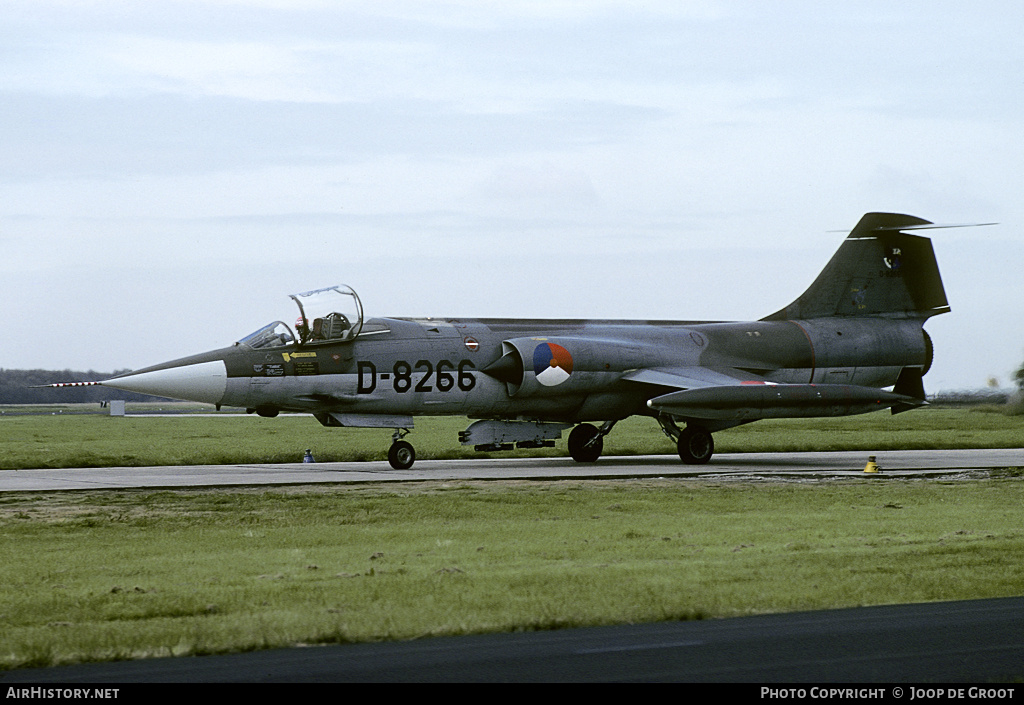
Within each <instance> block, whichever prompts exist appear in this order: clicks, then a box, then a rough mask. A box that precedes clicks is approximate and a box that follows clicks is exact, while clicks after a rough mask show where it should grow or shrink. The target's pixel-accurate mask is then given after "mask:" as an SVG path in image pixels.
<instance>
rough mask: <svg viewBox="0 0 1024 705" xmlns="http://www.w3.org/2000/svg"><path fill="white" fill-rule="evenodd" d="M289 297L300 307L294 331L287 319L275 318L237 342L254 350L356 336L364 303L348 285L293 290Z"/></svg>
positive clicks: (359, 329)
mask: <svg viewBox="0 0 1024 705" xmlns="http://www.w3.org/2000/svg"><path fill="white" fill-rule="evenodd" d="M291 299H292V300H293V301H294V302H295V304H296V305H297V306H298V307H299V316H298V318H296V319H295V329H294V332H293V331H292V329H291V328H290V327H289V326H288V325H287V324H286V323H284V322H282V321H274V322H273V323H268V324H267V325H265V326H263V327H262V328H260V329H259V330H258V331H256V332H255V333H251V334H249V335H247V336H246V337H244V338H242V339H241V340H240V341H238V342H239V343H241V344H242V345H247V346H249V347H250V348H253V349H254V350H260V349H263V348H277V347H283V346H285V345H292V344H294V343H298V344H299V345H315V344H317V343H343V342H346V341H349V340H353V339H355V337H356V336H357V335H359V332H360V331H361V330H362V328H363V304H362V302H361V301H360V300H359V295H358V294H356V292H355V291H353V290H352V289H351V288H349V287H347V286H344V285H339V286H330V287H327V288H326V289H315V290H313V291H307V292H304V293H301V294H292V295H291Z"/></svg>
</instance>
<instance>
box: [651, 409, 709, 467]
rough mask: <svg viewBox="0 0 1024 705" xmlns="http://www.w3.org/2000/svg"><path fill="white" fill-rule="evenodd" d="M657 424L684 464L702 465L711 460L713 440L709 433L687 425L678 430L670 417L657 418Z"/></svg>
mask: <svg viewBox="0 0 1024 705" xmlns="http://www.w3.org/2000/svg"><path fill="white" fill-rule="evenodd" d="M658 423H660V424H661V430H663V431H664V432H665V435H666V436H668V437H669V438H671V439H672V440H673V441H675V444H676V450H677V451H678V452H679V459H680V460H682V461H683V462H684V463H686V464H687V465H703V464H704V463H706V462H708V461H709V460H711V456H712V455H714V452H715V439H713V438H712V437H711V431H709V430H707V429H706V428H704V427H703V426H698V425H696V424H687V425H686V428H685V429H680V428H679V427H678V426H677V425H676V422H675V421H674V420H673V419H672V417H671V416H667V415H664V414H662V415H661V416H659V417H658Z"/></svg>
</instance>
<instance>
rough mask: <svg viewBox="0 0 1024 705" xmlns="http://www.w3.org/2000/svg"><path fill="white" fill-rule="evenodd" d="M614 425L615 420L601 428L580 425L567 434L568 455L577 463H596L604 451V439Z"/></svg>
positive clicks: (606, 422)
mask: <svg viewBox="0 0 1024 705" xmlns="http://www.w3.org/2000/svg"><path fill="white" fill-rule="evenodd" d="M616 423H617V420H616V421H605V422H604V423H603V424H601V428H594V427H593V426H591V425H590V424H588V423H581V424H580V425H579V426H577V427H576V428H574V429H573V430H572V431H570V432H569V455H570V456H572V459H573V460H575V461H576V462H577V463H593V462H596V461H597V459H598V458H600V457H601V451H603V450H604V437H605V436H607V435H608V434H609V433H610V432H611V430H612V427H613V426H614V425H615V424H616Z"/></svg>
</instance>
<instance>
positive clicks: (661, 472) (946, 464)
mask: <svg viewBox="0 0 1024 705" xmlns="http://www.w3.org/2000/svg"><path fill="white" fill-rule="evenodd" d="M872 455H873V456H874V457H875V459H876V462H877V464H878V466H879V467H880V469H881V472H880V473H878V474H877V475H873V474H869V473H865V472H864V467H865V465H866V464H867V461H868V458H869V456H872ZM1009 467H1018V468H1019V467H1024V449H1019V448H1017V449H1006V450H901V451H884V452H877V453H870V452H867V451H844V452H835V453H733V454H728V453H724V454H721V455H716V456H715V457H714V458H713V459H712V460H711V462H710V463H708V464H707V465H700V466H693V465H683V464H682V463H680V462H679V459H678V458H677V457H676V456H672V455H644V456H630V457H606V458H601V459H600V460H599V461H597V462H596V463H576V462H574V461H573V460H571V459H569V458H527V459H524V458H489V459H482V460H420V461H417V463H416V465H415V466H414V467H412V468H410V469H409V470H393V469H391V467H390V466H389V465H388V464H387V463H386V462H353V463H289V464H277V465H258V464H252V465H190V466H167V467H121V468H63V469H41V470H2V471H0V492H16V491H25V492H40V491H53V490H93V489H128V488H184V487H217V486H245V485H301V484H317V483H326V484H338V483H365V482H420V481H427V480H498V479H502V480H552V479H602V478H603V479H616V478H655V477H702V478H715V477H720V478H733V479H745V478H750V479H757V478H762V479H769V478H778V479H782V478H790V479H800V478H805V479H813V478H821V477H841V476H847V477H850V476H863V477H906V476H924V475H957V474H964V473H966V474H969V473H970V472H971V471H985V470H991V469H995V468H1009Z"/></svg>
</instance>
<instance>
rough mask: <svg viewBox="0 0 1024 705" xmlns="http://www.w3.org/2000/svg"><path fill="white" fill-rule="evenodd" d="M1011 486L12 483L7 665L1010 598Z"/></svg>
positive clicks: (3, 664)
mask: <svg viewBox="0 0 1024 705" xmlns="http://www.w3.org/2000/svg"><path fill="white" fill-rule="evenodd" d="M1018 475H1019V474H1018ZM1022 503H1024V479H1022V478H1021V477H1019V476H1014V473H1004V474H1003V475H1002V476H999V477H994V478H992V479H989V480H982V481H961V482H926V481H897V480H892V479H887V478H870V479H868V478H857V479H854V480H846V481H834V482H819V483H816V484H813V485H807V484H798V483H765V484H747V483H707V482H696V481H692V480H649V481H636V482H626V481H620V482H612V481H606V482H567V481H559V482H532V483H530V482H488V483H484V482H479V483H455V484H444V483H420V484H405V485H401V484H400V485H387V486H384V485H381V486H361V487H327V488H324V487H313V488H291V489H276V490H255V489H253V490H236V491H224V490H217V491H208V490H189V491H176V492H168V491H161V492H151V491H141V490H140V491H114V492H86V493H52V494H20V493H17V494H15V493H9V494H7V495H2V496H0V532H2V535H3V537H4V540H3V542H2V543H0V635H2V636H0V668H20V667H26V666H37V665H50V664H57V663H68V662H74V661H88V660H107V659H124V658H140V657H151V656H167V655H186V654H201V653H214V652H225V651H240V650H251V649H261V648H268V647H278V646H291V645H295V644H313V643H340V642H355V641H365V640H383V639H408V638H417V637H423V636H430V635H458V634H467V633H482V632H492V631H513V630H536V629H552V628H560V627H572V626H586V625H598V624H613V623H625V622H649V621H660V620H669V619H703V618H712V617H728V616H737V615H745V614H751V613H765V612H780V611H792V610H805V609H820V608H830V607H842V606H853V605H870V604H882V603H900V602H920V601H930V600H953V599H966V598H981V597H996V596H1009V595H1019V594H1021V593H1022V590H1024V565H1022V564H1021V562H1020V560H1019V557H1020V555H1021V554H1022V553H1024V523H1022V521H1021V514H1020V507H1021V505H1022Z"/></svg>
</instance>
